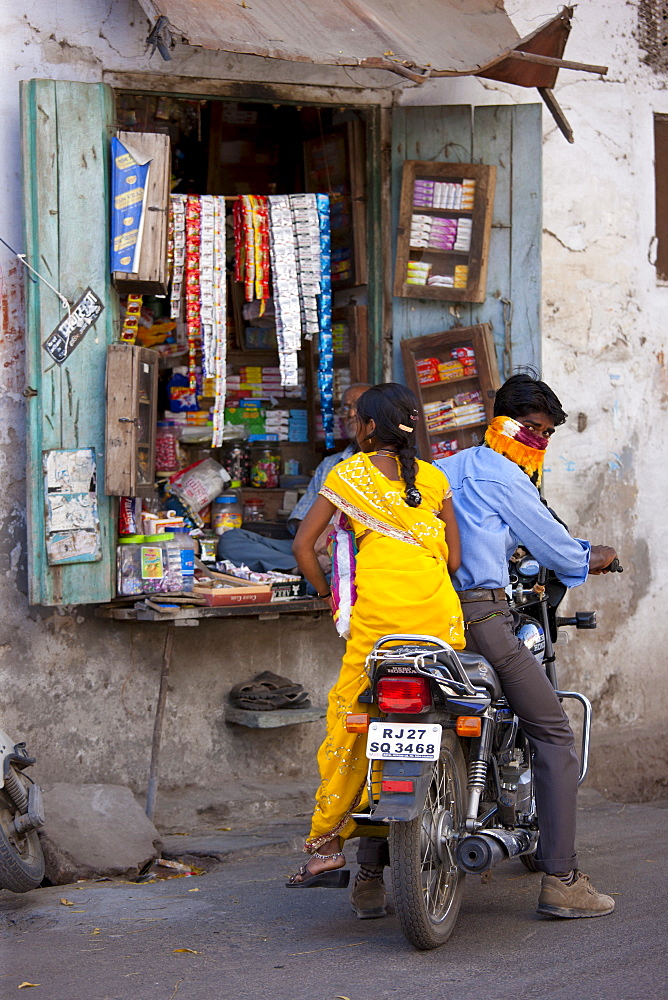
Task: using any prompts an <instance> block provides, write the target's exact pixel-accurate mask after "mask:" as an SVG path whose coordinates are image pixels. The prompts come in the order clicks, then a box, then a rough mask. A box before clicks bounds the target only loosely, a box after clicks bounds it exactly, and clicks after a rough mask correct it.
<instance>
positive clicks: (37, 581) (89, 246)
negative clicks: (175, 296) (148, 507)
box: [21, 80, 117, 605]
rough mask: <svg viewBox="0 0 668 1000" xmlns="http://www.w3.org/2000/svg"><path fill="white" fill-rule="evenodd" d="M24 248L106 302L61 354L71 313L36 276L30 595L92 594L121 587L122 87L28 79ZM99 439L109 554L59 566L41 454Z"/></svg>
mask: <svg viewBox="0 0 668 1000" xmlns="http://www.w3.org/2000/svg"><path fill="white" fill-rule="evenodd" d="M21 114H22V141H23V184H24V212H25V251H26V254H27V259H28V262H29V263H31V264H32V265H33V267H35V268H36V269H37V270H39V271H40V273H41V274H43V275H44V277H45V278H46V279H47V280H48V281H49V282H50V283H51V284H52V285H54V287H56V288H58V289H59V290H60V291H61V292H62V293H63V295H65V297H66V298H67V299H68V300H69V302H70V304H73V303H74V302H76V301H77V299H78V298H79V297H80V296H81V295H82V294H83V293H84V292H85V291H86V289H87V288H88V287H89V286H90V287H91V288H92V289H93V291H94V292H96V293H97V295H98V296H99V297H100V298H101V299H102V301H103V302H104V304H105V308H104V311H103V312H102V315H101V316H100V317H99V319H98V320H97V323H96V324H95V325H94V326H93V327H92V328H91V329H90V330H89V331H88V332H87V333H86V335H85V336H84V338H83V340H81V342H80V343H79V344H78V345H77V346H76V347H75V349H74V350H73V352H72V353H71V354H70V356H69V358H67V360H66V361H65V362H64V363H63V364H62V365H58V364H56V363H54V362H53V360H52V358H51V357H50V356H49V355H48V354H47V353H46V351H45V350H44V349H43V346H42V345H43V343H44V341H45V340H46V338H47V337H48V336H49V334H50V333H51V332H52V331H53V330H54V328H55V327H56V326H57V324H58V323H59V322H60V321H61V320H62V319H63V317H64V316H65V312H64V310H63V308H62V306H61V304H60V302H59V300H58V298H57V297H56V296H55V295H54V294H53V292H52V291H51V290H50V289H49V288H47V286H46V285H44V284H43V283H42V282H40V281H34V282H33V281H32V280H27V282H26V288H27V302H26V354H27V362H26V364H27V385H28V386H30V387H31V388H32V389H34V390H36V395H32V396H29V398H28V400H27V411H28V412H27V436H28V441H27V452H28V466H27V483H28V550H29V551H28V560H29V580H30V601H31V603H33V604H46V605H54V604H89V603H96V602H99V601H107V600H109V599H110V598H111V597H112V596H113V594H114V592H115V587H114V575H115V572H114V566H115V559H114V531H113V525H112V524H111V516H112V508H111V503H110V498H109V497H106V496H105V495H104V493H103V492H102V490H103V483H104V467H103V462H104V419H105V405H104V398H105V391H104V378H105V360H106V351H107V345H108V344H109V343H110V342H111V340H112V333H113V330H114V328H115V325H116V320H117V298H116V296H115V295H114V294H112V290H111V284H110V275H109V208H108V191H109V139H110V134H111V130H112V128H113V125H114V97H113V91H112V90H111V88H110V87H108V86H106V85H104V84H88V83H70V82H61V81H57V82H56V81H52V80H30V81H29V82H26V83H22V84H21ZM79 448H94V449H95V455H96V463H97V500H98V511H99V519H100V542H101V552H102V554H101V558H100V559H99V560H97V561H95V562H75V563H68V564H66V565H59V566H50V565H49V564H48V561H47V553H46V546H45V496H44V474H43V455H44V453H45V452H47V451H51V450H52V449H55V450H68V449H79Z"/></svg>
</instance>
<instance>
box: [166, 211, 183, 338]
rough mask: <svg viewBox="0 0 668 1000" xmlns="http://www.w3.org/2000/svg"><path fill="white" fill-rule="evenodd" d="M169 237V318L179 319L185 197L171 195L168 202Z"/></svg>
mask: <svg viewBox="0 0 668 1000" xmlns="http://www.w3.org/2000/svg"><path fill="white" fill-rule="evenodd" d="M169 208H170V214H169V218H170V227H169V232H170V237H171V244H172V246H171V261H172V268H171V275H170V278H171V282H172V288H171V295H170V303H169V304H170V312H169V315H170V318H171V319H176V320H179V319H181V300H182V297H183V282H184V276H185V267H186V196H185V195H184V194H173V195H172V196H171V198H170V200H169Z"/></svg>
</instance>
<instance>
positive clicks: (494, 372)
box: [401, 323, 500, 462]
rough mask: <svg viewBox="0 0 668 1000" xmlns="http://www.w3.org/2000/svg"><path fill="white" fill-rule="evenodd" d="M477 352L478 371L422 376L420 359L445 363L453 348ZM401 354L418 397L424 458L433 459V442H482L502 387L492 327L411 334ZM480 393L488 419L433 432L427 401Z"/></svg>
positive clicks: (462, 445)
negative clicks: (442, 376)
mask: <svg viewBox="0 0 668 1000" xmlns="http://www.w3.org/2000/svg"><path fill="white" fill-rule="evenodd" d="M460 347H464V348H468V349H469V350H472V351H473V355H474V358H475V367H476V369H477V371H476V374H464V375H461V376H458V377H455V378H448V379H447V380H444V381H439V382H430V383H427V384H425V383H424V382H421V381H420V378H419V375H418V367H417V365H418V362H419V361H422V360H424V359H426V358H437V359H438V360H439V361H441V362H449V361H451V351H452V350H453V349H456V348H460ZM401 354H402V358H403V362H404V371H405V373H406V382H407V383H408V385H409V386H410V387H411V389H412V390H413V392H414V393H415V395H416V396H417V397H418V400H419V403H420V409H421V411H422V412H421V419H420V422H419V424H418V435H417V443H418V448H419V452H420V457H421V458H423V459H424V460H425V461H427V462H431V461H432V460H433V457H434V456H433V454H432V444H433V443H435V442H439V441H448V440H453V439H454V440H456V441H457V446H458V449H462V448H470V447H471V446H472V445H476V444H481V443H482V441H483V437H484V432H485V427H486V425H487V424H488V423H489V421H490V420H491V419H492V416H493V411H494V396H495V395H496V390H497V389H498V388H499V384H500V383H499V374H498V367H497V364H496V354H495V350H494V341H493V339H492V328H491V326H490V325H489V324H488V323H481V324H479V325H477V326H466V327H463V326H459V327H453V329H451V330H446V331H445V332H444V333H432V334H429V335H428V336H426V337H411V338H409V339H408V340H402V341H401ZM463 392H466V393H470V392H478V393H480V402H481V403H482V405H483V406H484V408H485V420H484V421H482V420H480V421H476V422H472V423H470V424H466V425H465V426H461V427H450V428H445V429H443V430H439V431H433V432H430V431H428V429H427V421H426V419H425V413H424V405H425V403H435V402H437V401H438V400H449V399H452V397H453V396H455V395H457V394H458V393H463Z"/></svg>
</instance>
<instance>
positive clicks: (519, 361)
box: [392, 104, 542, 379]
mask: <svg viewBox="0 0 668 1000" xmlns="http://www.w3.org/2000/svg"><path fill="white" fill-rule="evenodd" d="M541 109H542V106H541V105H539V104H519V105H515V106H510V105H501V106H484V105H483V106H481V107H476V108H473V107H469V106H468V105H462V106H459V105H458V106H441V107H422V108H418V107H407V108H397V109H395V110H394V111H393V112H392V212H393V216H392V233H393V239H394V241H395V252H396V233H397V223H398V215H399V196H400V192H401V170H402V164H403V162H404V160H433V161H436V162H439V161H443V162H453V163H485V164H488V165H496V168H497V172H496V196H495V199H494V216H493V222H492V234H491V241H490V256H489V270H488V275H487V297H486V299H485V302H483V303H479V304H478V303H467V302H461V303H458V304H457V305H458V307H459V312H460V322H461V324H462V326H471V325H473V324H476V323H491V324H492V329H493V332H494V342H495V345H496V352H497V359H498V362H499V371H500V374H501V378H502V379H503V378H505V377H506V376H508V375H510V374H511V373H512V371H511V369H515V368H517V366H519V365H534V366H535V367H536V368H539V367H540V357H541V344H540V295H541V280H540V247H541V231H542V198H541V154H542V125H541ZM504 299H505V300H506V302H507V303H508V304H507V305H506V306H505V315H504V302H503V300H504ZM452 305H453V303H449V302H445V301H444V302H431V301H430V302H427V301H421V300H419V299H401V298H395V299H394V300H393V327H394V371H395V375H396V377H399V378H400V377H402V372H403V366H402V363H401V357H400V353H399V341H400V340H403V339H404V338H406V337H419V336H422V335H424V334H428V333H438V332H440V331H441V330H448V329H450V327H452V326H454V325H455V322H456V319H455V316H453V315H452V313H451V312H450V307H451V306H452ZM507 321H508V322H509V325H507ZM504 349H505V352H506V354H505V365H504ZM508 350H509V352H510V353H509V354H508ZM504 368H505V370H504Z"/></svg>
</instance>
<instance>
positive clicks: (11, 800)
mask: <svg viewBox="0 0 668 1000" xmlns="http://www.w3.org/2000/svg"><path fill="white" fill-rule="evenodd" d="M34 763H35V758H34V757H31V756H30V755H29V754H28V751H27V749H26V745H25V743H14V742H13V740H11V739H10V738H9V736H7V734H6V733H4V732H3V731H2V730H1V729H0V889H10V890H11V891H12V892H28V891H29V890H30V889H36V888H37V887H38V886H39V885H41V883H42V880H43V878H44V855H43V853H42V846H41V844H40V842H39V837H38V834H37V831H38V830H39V828H40V827H41V826H43V825H44V808H43V805H42V790H41V788H40V787H39V785H37V784H35V782H34V781H33V780H32V778H30V777H29V776H28V775H27V774H26V773H25V772H26V768H28V767H30V765H31V764H34Z"/></svg>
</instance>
